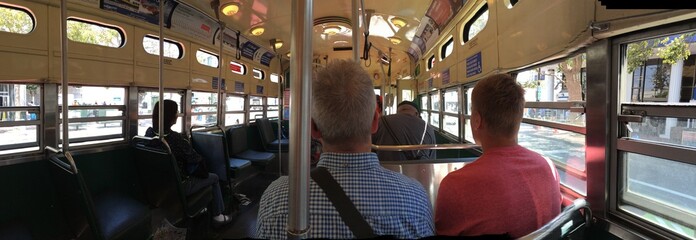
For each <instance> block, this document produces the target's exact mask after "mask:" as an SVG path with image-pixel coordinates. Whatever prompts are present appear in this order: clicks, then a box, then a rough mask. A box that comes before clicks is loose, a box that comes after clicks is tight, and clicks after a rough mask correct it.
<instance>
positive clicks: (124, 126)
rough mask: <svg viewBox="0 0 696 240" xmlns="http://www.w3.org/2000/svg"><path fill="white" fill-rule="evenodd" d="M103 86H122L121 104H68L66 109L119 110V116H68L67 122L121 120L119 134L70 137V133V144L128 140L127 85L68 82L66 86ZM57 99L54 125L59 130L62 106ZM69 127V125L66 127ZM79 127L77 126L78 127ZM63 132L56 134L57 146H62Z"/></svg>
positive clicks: (61, 121)
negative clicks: (95, 84)
mask: <svg viewBox="0 0 696 240" xmlns="http://www.w3.org/2000/svg"><path fill="white" fill-rule="evenodd" d="M76 86H79V87H104V88H122V89H123V91H124V93H123V105H103V104H101V105H86V106H85V105H78V106H74V105H69V106H68V110H69V111H72V110H119V111H121V116H113V117H80V118H70V117H69V116H68V124H71V123H92V122H105V121H121V133H120V134H109V135H101V136H92V137H79V138H72V137H70V134H68V143H69V144H70V145H72V144H78V145H80V146H87V145H95V144H100V143H103V141H117V142H126V141H128V137H127V136H128V135H127V133H128V128H129V126H128V111H127V109H128V107H127V106H128V97H129V96H128V87H117V86H93V85H78V84H68V87H76ZM58 87H59V89H61V87H60V85H58ZM57 101H58V106H57V108H56V111H57V115H58V116H57V118H58V119H57V122H56V127H58V128H60V129H61V130H62V129H63V127H62V124H63V118H62V117H63V116H61V113H62V112H63V106H62V105H61V103H62V102H61V101H60V99H58V100H57ZM68 128H69V127H68ZM78 128H79V127H78ZM62 137H63V134H60V136H58V139H57V140H58V144H59V146H62V144H63V139H61V138H62Z"/></svg>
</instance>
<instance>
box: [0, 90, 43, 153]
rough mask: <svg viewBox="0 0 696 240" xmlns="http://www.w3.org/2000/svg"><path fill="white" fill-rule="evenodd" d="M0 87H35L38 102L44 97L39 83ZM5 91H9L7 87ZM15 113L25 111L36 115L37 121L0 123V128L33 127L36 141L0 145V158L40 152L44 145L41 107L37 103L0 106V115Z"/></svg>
mask: <svg viewBox="0 0 696 240" xmlns="http://www.w3.org/2000/svg"><path fill="white" fill-rule="evenodd" d="M0 85H37V86H38V90H37V94H39V100H40V101H41V100H43V98H44V97H45V96H44V92H43V90H44V86H43V84H39V83H0ZM7 91H8V92H9V91H10V88H9V87H8V89H7ZM17 111H26V112H27V113H30V112H31V113H36V115H37V119H35V120H31V119H28V120H20V121H0V127H22V126H35V127H36V130H35V131H36V141H35V142H26V143H14V144H8V145H0V156H11V155H14V154H21V153H27V152H36V151H41V150H43V149H41V147H42V146H43V144H44V141H43V135H42V134H41V133H42V130H43V125H44V124H43V123H44V117H43V114H42V112H43V106H42V105H41V104H40V103H39V104H38V105H36V106H0V113H5V112H17ZM29 148H37V149H29Z"/></svg>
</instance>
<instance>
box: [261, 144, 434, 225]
mask: <svg viewBox="0 0 696 240" xmlns="http://www.w3.org/2000/svg"><path fill="white" fill-rule="evenodd" d="M318 167H325V168H327V169H328V170H329V172H331V175H332V176H333V177H334V178H335V179H336V181H337V182H338V183H339V184H340V185H341V187H342V188H343V190H344V191H345V192H346V195H348V197H349V198H350V199H351V201H352V202H353V204H355V206H356V208H357V209H358V211H359V212H360V213H361V214H362V216H363V217H364V218H365V220H366V221H367V222H368V223H369V224H370V226H372V228H373V229H374V232H375V234H377V235H390V236H394V237H398V238H411V239H413V238H421V237H427V236H432V235H435V227H434V224H433V216H432V210H431V207H430V206H431V205H430V201H429V200H428V195H427V194H426V193H425V190H423V186H422V185H421V184H420V183H419V182H417V181H416V180H414V179H411V178H408V177H406V176H404V175H401V174H399V173H396V172H393V171H391V170H387V169H385V168H383V167H382V166H380V165H379V160H378V159H377V155H376V154H374V153H323V154H322V155H321V159H320V160H319V163H318ZM309 215H310V216H309V225H310V231H309V234H308V235H307V237H308V238H341V239H346V238H355V237H354V236H353V233H352V232H351V231H350V229H348V227H347V226H346V225H345V223H344V222H343V220H342V219H341V217H340V215H339V214H338V211H336V208H334V206H333V204H332V203H331V201H330V200H329V199H328V198H327V197H326V194H324V191H323V190H322V189H321V188H320V187H319V186H318V185H317V184H316V183H315V182H314V181H310V202H309ZM287 220H288V178H287V177H281V178H279V179H278V180H276V181H274V182H273V183H271V185H270V186H269V187H268V188H267V189H266V191H265V192H264V193H263V196H262V197H261V203H260V206H259V215H258V223H257V226H256V227H257V228H256V234H257V235H256V236H257V237H258V238H265V239H284V238H286V237H287V231H286V229H287Z"/></svg>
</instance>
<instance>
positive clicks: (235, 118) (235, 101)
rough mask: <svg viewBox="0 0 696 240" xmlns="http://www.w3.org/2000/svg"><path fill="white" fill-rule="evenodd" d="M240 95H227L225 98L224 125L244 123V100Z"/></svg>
mask: <svg viewBox="0 0 696 240" xmlns="http://www.w3.org/2000/svg"><path fill="white" fill-rule="evenodd" d="M245 100H246V98H244V96H241V95H229V96H227V99H226V100H225V126H232V125H241V124H244V122H245V120H246V119H245V118H244V102H245Z"/></svg>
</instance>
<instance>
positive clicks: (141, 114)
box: [138, 90, 184, 136]
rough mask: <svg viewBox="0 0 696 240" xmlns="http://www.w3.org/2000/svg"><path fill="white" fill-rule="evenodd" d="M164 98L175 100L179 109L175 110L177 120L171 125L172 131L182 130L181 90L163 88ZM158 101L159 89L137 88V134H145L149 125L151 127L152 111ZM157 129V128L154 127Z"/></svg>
mask: <svg viewBox="0 0 696 240" xmlns="http://www.w3.org/2000/svg"><path fill="white" fill-rule="evenodd" d="M164 99H168V100H172V101H174V102H176V104H177V106H179V109H178V110H177V111H178V113H177V116H178V118H177V121H176V123H175V124H174V126H172V130H173V131H177V132H183V131H184V121H183V117H184V111H183V109H184V104H183V102H184V93H183V92H181V91H170V90H165V92H164ZM157 102H159V91H157V90H139V91H138V135H141V136H142V135H145V132H146V131H147V129H148V128H149V127H152V126H153V125H152V111H153V110H154V108H155V103H157ZM155 130H156V131H157V129H155Z"/></svg>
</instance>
